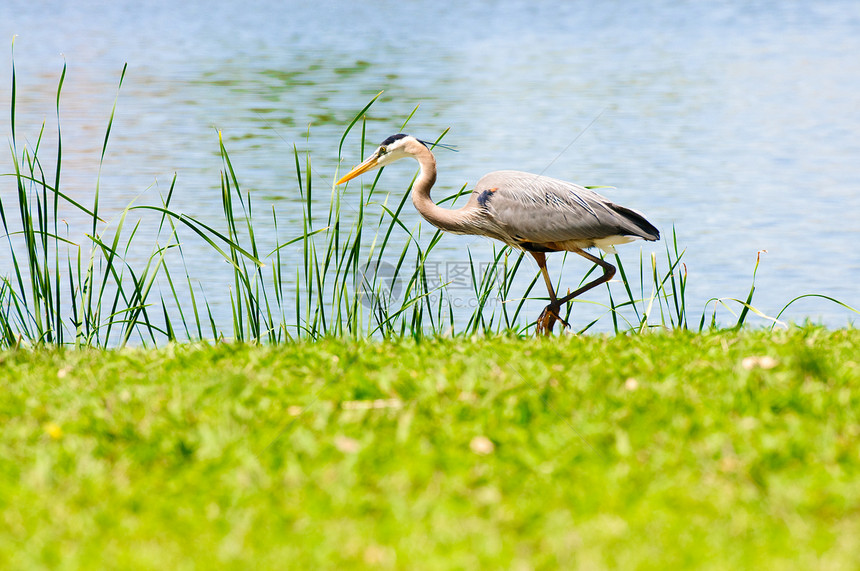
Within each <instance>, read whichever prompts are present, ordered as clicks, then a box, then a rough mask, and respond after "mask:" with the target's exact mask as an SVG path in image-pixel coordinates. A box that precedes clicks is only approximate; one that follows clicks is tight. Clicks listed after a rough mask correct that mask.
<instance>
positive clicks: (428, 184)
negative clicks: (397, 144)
mask: <svg viewBox="0 0 860 571" xmlns="http://www.w3.org/2000/svg"><path fill="white" fill-rule="evenodd" d="M414 156H415V159H416V160H417V161H418V164H419V165H421V173H420V174H419V175H418V178H417V179H415V184H414V185H412V204H414V205H415V209H416V210H417V211H418V212H419V213H420V214H421V216H423V217H424V219H425V220H427V221H428V222H429V223H430V224H432V225H433V226H436V227H437V228H439V229H441V230H445V231H447V232H456V233H466V234H467V233H469V231H468V230H469V228H470V226H469V224H468V222H469V216H468V214H467V213H466V212H465V211H464V210H463V209H462V208H460V209H458V210H448V209H447V208H442V207H441V206H438V205H437V204H436V203H435V202H433V199H432V198H430V189H431V188H433V185H434V184H435V183H436V159H435V158H434V157H433V153H431V152H430V150H429V149H427V148H426V147H423V149H422V150H420V151H419V152H418V153H417V154H416V155H414Z"/></svg>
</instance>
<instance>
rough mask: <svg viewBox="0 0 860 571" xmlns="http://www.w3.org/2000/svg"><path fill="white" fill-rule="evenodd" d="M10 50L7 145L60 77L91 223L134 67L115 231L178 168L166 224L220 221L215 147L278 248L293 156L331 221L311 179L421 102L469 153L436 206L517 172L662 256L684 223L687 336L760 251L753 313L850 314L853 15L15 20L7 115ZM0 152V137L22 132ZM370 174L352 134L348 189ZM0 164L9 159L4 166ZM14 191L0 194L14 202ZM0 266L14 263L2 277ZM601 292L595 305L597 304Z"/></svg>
mask: <svg viewBox="0 0 860 571" xmlns="http://www.w3.org/2000/svg"><path fill="white" fill-rule="evenodd" d="M13 35H17V39H16V40H15V47H14V50H15V51H14V58H15V66H16V72H17V78H18V114H19V116H18V119H17V121H18V129H19V133H20V134H22V135H26V137H27V138H28V139H29V141H30V142H33V141H34V139H35V137H36V135H37V133H38V128H39V125H40V124H41V122H42V121H43V120H46V121H47V123H48V127H47V133H48V134H49V135H51V134H52V133H53V132H54V131H55V127H54V125H55V123H56V116H55V110H54V99H55V97H56V87H57V81H58V79H59V76H60V72H61V69H62V66H63V63H64V62H65V63H66V64H67V65H68V72H67V77H66V82H65V86H64V89H63V97H62V103H61V124H62V129H63V143H64V171H63V177H64V178H63V180H64V182H63V184H64V188H65V191H66V192H67V193H69V194H71V195H72V196H74V197H75V198H76V199H78V200H80V201H82V202H84V203H89V202H91V200H92V195H93V191H94V188H95V181H96V175H97V172H98V159H99V154H100V150H101V144H102V140H103V137H104V130H105V127H106V125H107V120H108V117H109V114H110V110H111V107H112V105H113V100H114V97H115V95H116V86H117V82H118V80H119V76H120V71H121V69H122V67H123V64H124V63H125V62H128V73H127V76H126V79H125V82H124V85H123V87H122V90H121V91H120V96H119V104H118V111H117V116H116V120H115V123H114V126H113V131H112V133H111V142H110V145H109V151H108V155H107V158H106V161H105V165H104V167H103V169H102V178H101V196H102V206H103V208H104V209H105V213H108V214H111V215H114V216H115V215H116V213H118V212H119V211H120V210H121V209H122V208H123V207H124V206H126V205H127V204H128V203H129V202H130V201H131V200H133V199H137V200H138V201H139V202H144V203H147V202H148V203H157V202H158V193H159V192H163V193H164V192H166V191H167V189H168V187H169V185H170V180H171V178H172V176H173V174H174V173H176V174H177V175H178V182H177V190H176V196H175V198H174V203H173V208H174V209H175V210H180V211H183V212H186V213H188V214H190V215H192V216H196V217H199V218H201V219H204V220H208V219H212V220H218V219H219V218H220V212H221V201H220V190H219V189H220V181H219V172H220V170H221V162H220V158H219V153H218V138H217V132H216V130H217V129H220V130H221V131H222V132H223V134H224V140H225V143H226V145H227V148H228V150H229V151H230V155H231V159H232V161H233V165H234V167H235V169H236V172H237V174H238V176H239V179H240V181H241V182H242V184H243V187H244V188H245V189H246V190H250V191H251V192H252V194H253V197H254V201H255V209H256V211H257V212H258V213H265V212H267V211H271V207H272V205H274V207H275V209H276V210H277V211H278V215H279V219H280V224H282V225H285V224H288V223H293V224H294V225H295V227H294V228H293V229H289V228H286V229H285V228H283V227H282V228H281V229H280V232H281V235H282V237H284V236H287V235H290V234H291V233H292V234H298V233H299V232H300V227H299V226H298V221H299V220H300V218H301V210H300V208H299V206H298V200H299V199H298V196H297V190H296V182H295V181H296V177H295V172H294V159H293V145H294V144H295V145H296V146H297V147H298V148H299V149H300V150H309V151H310V152H311V156H312V159H313V165H314V171H315V175H316V176H317V179H316V184H317V190H318V196H319V198H320V201H321V202H320V204H323V203H325V202H326V201H327V197H328V188H322V185H323V181H326V182H325V185H330V181H332V180H333V179H334V176H335V168H336V166H337V147H338V143H339V140H340V136H341V134H342V133H343V130H344V128H345V125H346V124H347V123H348V122H349V120H350V119H351V118H352V117H353V116H354V114H355V113H356V112H357V111H358V110H360V109H361V108H362V107H363V106H364V105H365V104H366V103H367V102H368V101H369V100H370V99H371V98H372V97H373V96H374V95H375V94H376V93H378V92H379V91H382V90H384V91H385V93H384V95H383V96H382V97H381V98H380V100H379V101H377V103H376V104H375V105H374V107H373V108H372V109H371V112H370V114H369V119H370V120H369V122H368V124H367V125H368V126H367V129H368V137H369V138H370V139H371V140H372V141H375V142H376V141H381V140H382V139H384V138H385V137H387V136H388V135H390V134H393V133H397V132H399V130H400V125H401V124H402V122H403V120H404V119H405V117H406V116H407V115H408V114H409V113H410V112H411V111H412V109H413V108H414V107H415V106H416V105H419V104H420V108H419V110H418V112H417V113H416V114H415V116H414V118H413V119H412V120H411V121H410V123H409V128H408V131H409V132H411V133H413V134H415V135H417V136H419V137H422V138H425V139H433V138H435V137H436V136H438V135H439V134H440V133H441V132H442V131H443V130H444V129H446V128H448V127H450V128H451V131H450V133H449V134H448V135H447V137H446V139H445V141H446V142H448V143H450V144H454V145H456V146H457V147H458V150H459V152H458V153H451V152H444V151H440V152H439V153H438V154H437V159H438V161H439V167H440V176H439V181H438V185H437V190H436V191H435V192H434V196H437V197H441V196H445V195H447V194H450V193H452V192H454V191H456V190H458V189H459V188H460V187H461V186H462V185H463V184H467V183H468V184H474V183H475V182H476V181H477V180H478V178H480V176H481V175H483V174H484V173H485V172H488V171H491V170H496V169H502V168H512V169H518V170H526V171H532V172H543V173H545V174H547V175H550V176H555V177H559V178H563V179H567V180H573V181H575V182H578V183H580V184H586V185H611V186H613V187H615V189H614V190H612V189H607V190H606V191H605V192H604V194H606V195H607V196H609V197H610V198H611V199H613V200H614V201H616V202H619V203H620V204H624V205H627V206H630V207H632V208H635V209H637V210H640V211H642V212H644V213H645V214H646V215H647V216H648V218H649V219H650V220H651V221H652V222H653V223H654V224H655V225H657V226H658V227H659V228H661V229H662V231H663V235H664V237H671V233H672V227H673V226H674V228H675V229H676V231H677V235H678V238H679V242H680V245H681V246H682V247H685V248H686V250H687V253H686V255H685V261H686V264H687V270H688V275H689V293H688V295H689V298H690V300H691V305H690V307H691V308H692V310H693V311H691V316H692V317H693V318H694V319H697V316H698V314H699V313H700V312H701V308H702V306H703V304H704V303H705V301H706V300H707V299H709V298H711V297H737V298H744V297H745V296H746V294H747V292H748V290H749V286H750V283H751V276H752V270H753V266H754V263H755V259H756V253H757V252H758V251H759V250H767V251H768V253H767V254H765V255H764V256H763V259H762V265H761V267H760V268H759V272H758V276H757V282H756V283H757V290H756V298H755V301H754V304H755V305H756V306H757V307H758V308H760V309H761V310H762V311H764V312H765V313H769V314H774V313H775V312H776V311H779V309H780V308H781V307H782V306H783V305H785V304H786V303H787V302H788V301H789V300H790V299H792V298H793V297H795V296H798V295H800V294H804V293H819V294H824V295H828V296H832V297H834V298H837V299H840V300H842V301H844V302H845V303H848V304H850V305H852V306H854V307H860V288H858V282H860V252H858V249H857V248H856V247H855V246H856V244H857V243H858V239H860V59H858V57H860V56H858V54H860V3H858V2H856V1H853V0H845V1H839V0H835V1H831V2H799V1H789V2H777V1H761V2H752V3H751V2H712V3H711V2H676V1H668V0H666V1H656V2H647V3H638V2H620V1H619V2H558V1H557V0H556V1H552V2H549V1H546V2H544V1H535V0H532V1H528V2H525V1H513V0H500V1H495V2H476V3H470V4H468V5H466V3H463V2H453V1H451V2H446V1H440V0H433V1H429V0H427V1H414V2H402V1H401V2H393V1H385V0H383V1H377V2H373V3H362V2H327V1H318V2H274V1H262V2H253V1H248V2H223V1H219V2H199V1H189V2H184V3H177V2H175V1H174V0H169V1H164V2H147V1H138V2H115V3H110V4H105V3H103V2H74V3H70V2H32V1H27V2H24V1H20V0H4V1H3V3H2V5H0V38H4V39H5V41H6V48H3V47H2V45H0V49H5V50H6V53H7V56H5V57H0V81H2V89H0V108H2V109H6V110H7V111H8V109H9V99H10V85H11V40H12V37H13ZM0 132H2V133H4V134H5V135H6V136H7V137H8V136H9V133H10V128H9V114H8V112H3V113H0ZM308 133H310V136H309V137H308ZM51 137H53V135H51ZM49 140H50V138H49ZM571 143H572V144H571ZM46 148H49V147H46ZM358 154H359V153H358V132H355V133H354V135H353V136H351V139H350V141H348V143H347V145H346V146H345V150H344V155H345V156H344V164H343V165H341V172H343V169H345V168H349V167H350V166H352V165H354V164H356V163H357V162H358V161H359V160H360V159H361V157H360V156H358ZM45 156H51V155H50V153H48V154H46V155H45ZM10 170H11V159H9V158H8V155H7V159H4V160H3V161H2V162H0V172H9V171H10ZM413 173H414V167H413V166H412V165H397V166H395V167H392V168H390V169H388V171H387V172H386V173H385V175H384V176H383V179H382V181H381V184H382V187H383V188H384V189H385V190H390V191H392V192H393V193H395V194H397V195H398V196H399V194H398V193H402V192H403V189H405V188H406V186H407V184H408V182H409V180H410V179H411V176H412V174H413ZM12 184H13V183H12V181H11V179H8V178H5V179H0V192H2V193H3V194H2V198H3V200H4V201H7V200H12V197H13V194H12V193H13V191H14V187H13V186H12ZM351 188H353V189H354V191H355V193H356V197H357V193H358V186H357V185H355V186H353V187H351ZM356 199H357V198H356ZM407 209H408V212H406V214H405V215H404V222H405V223H406V224H407V226H410V227H414V226H415V225H417V224H418V223H419V220H420V218H419V217H418V215H417V213H415V212H414V210H412V207H411V205H409V206H407ZM264 218H265V217H264V216H261V220H263V219H264ZM70 223H71V224H73V225H74V223H75V221H74V220H71V221H70ZM265 226H266V225H264V224H260V225H259V226H258V227H257V231H258V232H261V231H265V230H264V227H265ZM404 238H405V236H403V235H401V236H399V237H398V238H397V239H400V240H402V239H404ZM189 247H190V245H189ZM466 247H469V248H470V249H471V251H472V252H473V255H475V256H476V257H477V258H479V259H480V258H482V257H483V258H485V257H487V256H489V255H490V253H491V251H492V244H491V243H490V242H489V241H488V240H487V239H483V238H472V237H457V236H446V237H444V238H443V241H442V245H441V246H440V247H439V248H438V249H437V250H435V256H436V258H437V261H440V262H448V261H457V260H462V259H464V258H465V254H464V252H465V251H466ZM640 247H641V248H642V249H643V251H644V253H645V255H646V256H648V255H650V253H651V252H657V253H658V255H664V252H665V250H664V244H663V243H662V242H660V243H657V244H650V243H649V244H644V245H643V244H641V243H636V244H631V245H627V246H624V247H622V248H621V250H622V257H623V259H625V260H628V261H629V262H630V264H635V263H636V262H637V261H638V258H639V253H640ZM194 254H195V253H194V252H191V253H190V258H191V268H190V269H191V272H192V275H195V276H197V277H198V279H200V280H201V281H202V282H203V283H204V286H206V288H207V295H208V296H209V301H210V302H211V303H213V306H214V307H215V309H216V312H221V311H223V312H224V313H219V314H218V315H217V317H218V319H219V321H220V322H222V324H223V325H224V326H225V327H226V326H228V325H229V314H228V313H226V308H227V305H226V300H227V297H226V289H225V288H222V287H220V285H219V284H221V283H227V282H226V279H227V277H228V274H227V273H226V268H225V266H224V264H223V262H220V261H218V260H217V259H214V257H213V256H212V255H211V252H210V251H209V250H208V249H204V247H203V246H201V249H200V254H201V255H200V256H195V255H194ZM204 254H205V255H204ZM186 255H189V252H186ZM555 258H556V259H555V260H554V261H552V262H551V266H550V268H551V271H552V272H553V273H554V275H555V274H556V273H557V271H558V264H559V258H560V255H557V256H556V257H555ZM465 259H467V258H465ZM4 264H5V265H6V266H8V261H7V260H6V259H5V258H0V273H3V274H6V273H7V272H8V267H3V265H4ZM585 267H586V264H585V263H584V262H578V261H572V262H571V263H569V264H567V265H566V267H565V269H564V276H565V283H567V282H569V284H570V286H571V287H572V286H574V285H575V283H576V282H578V280H579V279H580V277H581V275H582V273H581V270H582V271H584V269H585ZM613 287H618V288H620V287H621V286H620V285H617V286H613ZM618 291H619V292H621V291H622V290H621V289H619V290H618ZM221 296H223V297H221ZM589 297H590V298H591V299H595V300H599V301H601V302H605V301H606V299H605V298H606V292H605V290H604V289H600V290H596V291H595V292H592V293H591V294H590V296H589ZM533 307H534V309H533V311H534V312H535V313H536V312H537V311H539V309H540V307H539V304H535V305H534V306H533ZM785 318H786V319H787V320H793V321H802V320H803V319H805V318H811V319H813V320H814V321H819V322H823V323H825V324H828V325H830V326H844V325H845V324H846V323H848V322H849V321H850V320H852V319H855V314H853V313H851V312H849V311H847V310H845V309H844V308H841V307H839V306H837V305H834V304H831V303H829V302H825V301H822V300H816V299H809V300H804V301H801V302H798V303H797V304H795V305H793V306H792V308H791V309H790V310H789V311H788V312H787V314H786V315H785ZM577 319H580V318H577ZM609 325H610V324H609V322H608V321H607V322H606V327H608V326H609Z"/></svg>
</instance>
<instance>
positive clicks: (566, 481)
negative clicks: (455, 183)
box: [0, 327, 860, 569]
mask: <svg viewBox="0 0 860 571" xmlns="http://www.w3.org/2000/svg"><path fill="white" fill-rule="evenodd" d="M858 348H860V331H857V330H836V331H829V330H825V329H819V328H814V327H802V328H793V329H791V330H790V331H787V332H786V331H774V332H771V331H748V330H745V331H741V332H717V333H704V334H691V333H686V332H683V331H678V332H675V333H670V334H648V335H634V336H618V337H612V338H609V337H597V336H595V337H581V338H573V337H569V338H561V339H559V338H556V339H515V338H475V339H472V340H469V339H462V338H461V339H456V340H425V341H422V342H419V343H416V342H415V341H412V340H406V339H402V340H394V341H385V342H371V341H340V340H323V341H320V342H316V343H310V342H302V343H295V344H289V343H288V344H285V345H281V346H276V347H251V346H243V345H226V344H217V345H211V346H209V345H188V344H185V345H171V346H168V347H165V348H163V349H159V350H142V349H125V350H121V351H103V350H81V351H72V350H67V351H65V350H36V351H30V350H27V351H23V350H22V351H7V352H2V353H0V387H2V391H0V514H2V515H0V568H2V569H33V568H51V569H91V568H105V569H212V568H228V569H230V568H232V569H250V568H256V569H283V568H294V569H322V568H355V567H359V568H363V567H368V568H403V569H406V568H408V569H451V568H470V569H476V568H512V569H520V568H521V569H530V568H536V569H541V568H546V569H552V568H558V567H562V568H574V569H575V568H582V569H593V568H622V569H633V568H653V569H668V568H691V567H695V568H704V569H711V568H713V569H738V568H747V569H750V568H798V569H801V568H802V569H809V568H828V569H843V568H844V569H851V568H854V566H855V565H856V563H857V561H860V447H858V441H860V357H858V355H860V351H858Z"/></svg>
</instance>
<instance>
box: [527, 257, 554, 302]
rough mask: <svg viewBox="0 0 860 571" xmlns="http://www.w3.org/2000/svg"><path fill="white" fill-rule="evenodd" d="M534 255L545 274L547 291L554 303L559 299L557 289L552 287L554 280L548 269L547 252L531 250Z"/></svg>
mask: <svg viewBox="0 0 860 571" xmlns="http://www.w3.org/2000/svg"><path fill="white" fill-rule="evenodd" d="M530 254H531V255H532V256H534V259H535V261H536V262H537V264H538V267H539V268H540V273H542V274H543V281H544V282H546V291H547V292H549V299H550V301H552V302H553V303H555V302H556V301H557V298H556V297H555V289H553V287H552V280H551V279H549V272H548V271H547V270H546V254H544V253H543V252H530Z"/></svg>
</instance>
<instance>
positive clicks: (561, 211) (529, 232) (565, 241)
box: [337, 134, 660, 334]
mask: <svg viewBox="0 0 860 571" xmlns="http://www.w3.org/2000/svg"><path fill="white" fill-rule="evenodd" d="M406 157H412V158H413V159H415V160H416V161H418V164H419V165H420V166H421V174H420V175H419V176H418V178H417V179H416V180H415V184H414V185H413V187H412V202H413V204H415V208H416V209H417V210H418V212H419V213H421V216H423V217H424V219H425V220H427V221H428V222H430V223H431V224H433V225H434V226H436V227H437V228H440V229H442V230H445V231H446V232H453V233H454V234H476V235H480V236H489V237H490V238H495V239H496V240H501V241H502V242H504V243H505V244H508V245H509V246H511V247H513V248H517V249H520V250H525V251H526V252H528V253H530V254H531V255H532V256H534V259H535V260H536V261H537V264H538V267H540V271H541V273H542V274H543V279H544V281H545V282H546V289H547V291H548V292H549V299H550V303H549V305H547V306H546V308H544V310H543V311H542V312H541V314H540V316H539V317H538V319H537V321H536V322H535V332H536V333H538V334H540V333H547V334H549V333H551V332H552V328H553V325H555V322H556V320H560V321H561V322H562V324H564V325H565V326H567V323H565V321H564V320H563V319H562V318H561V316H560V310H561V307H562V305H564V304H566V303H567V302H569V301H570V300H572V299H573V298H575V297H577V296H578V295H581V294H583V293H585V292H586V291H588V290H590V289H591V288H593V287H595V286H598V285H600V284H602V283H604V282H607V281H609V280H610V279H612V276H614V275H615V266H613V265H612V264H610V263H608V262H606V261H604V260H601V259H600V258H598V257H596V256H592V255H591V254H589V253H588V252H586V251H585V249H586V248H591V247H594V246H596V247H598V248H600V249H601V250H603V251H604V252H607V253H614V252H615V246H616V245H617V244H626V243H627V242H632V241H633V240H638V239H644V240H650V241H654V240H659V239H660V231H659V230H657V228H655V227H654V225H653V224H651V223H650V222H648V221H647V220H645V217H644V216H642V215H641V214H639V213H638V212H636V211H635V210H631V209H629V208H625V207H624V206H619V205H617V204H614V203H613V202H610V201H609V200H607V199H606V198H604V197H602V196H600V195H599V194H597V193H596V192H594V191H592V190H589V189H587V188H583V187H581V186H578V185H576V184H573V183H570V182H565V181H563V180H558V179H555V178H550V177H547V176H542V175H537V174H531V173H526V172H520V171H507V170H506V171H495V172H491V173H489V174H486V175H484V176H483V177H482V178H481V180H479V181H478V184H477V185H476V186H475V190H473V191H472V195H471V196H470V197H469V201H468V202H467V203H466V205H465V206H463V207H462V208H459V209H457V210H448V209H446V208H442V207H440V206H438V205H436V204H435V203H434V202H433V200H432V199H431V198H430V189H431V188H433V184H434V183H435V182H436V158H435V157H434V156H433V153H432V152H431V151H430V149H429V148H428V147H427V144H425V143H424V142H423V141H420V140H418V139H416V138H415V137H412V136H410V135H404V134H399V135H392V136H391V137H388V138H387V139H385V140H384V141H382V144H381V145H379V148H377V149H376V151H374V153H373V154H372V155H371V156H370V157H368V158H367V160H365V161H364V162H363V163H361V164H360V165H358V166H357V167H355V168H354V169H352V170H351V171H349V172H348V173H347V174H346V175H345V176H344V177H343V178H341V179H340V180H339V181H337V184H342V183H344V182H346V181H348V180H350V179H353V178H355V177H357V176H358V175H360V174H362V173H365V172H367V171H371V170H374V169H377V168H379V167H384V166H386V165H389V164H391V163H393V162H394V161H397V160H400V159H404V158H406ZM564 250H566V251H568V252H574V253H576V254H579V255H580V256H582V257H584V258H587V259H589V260H591V261H592V262H594V263H595V264H597V265H599V266H600V267H601V268H603V275H602V276H600V277H599V278H597V279H595V280H593V281H591V282H589V283H587V284H585V285H584V286H582V287H581V288H579V289H577V290H576V291H574V292H573V293H569V294H567V295H566V296H564V297H562V298H561V299H559V298H558V297H556V294H555V290H554V289H553V287H552V280H550V278H549V273H548V272H547V269H546V253H547V252H559V251H564Z"/></svg>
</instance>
